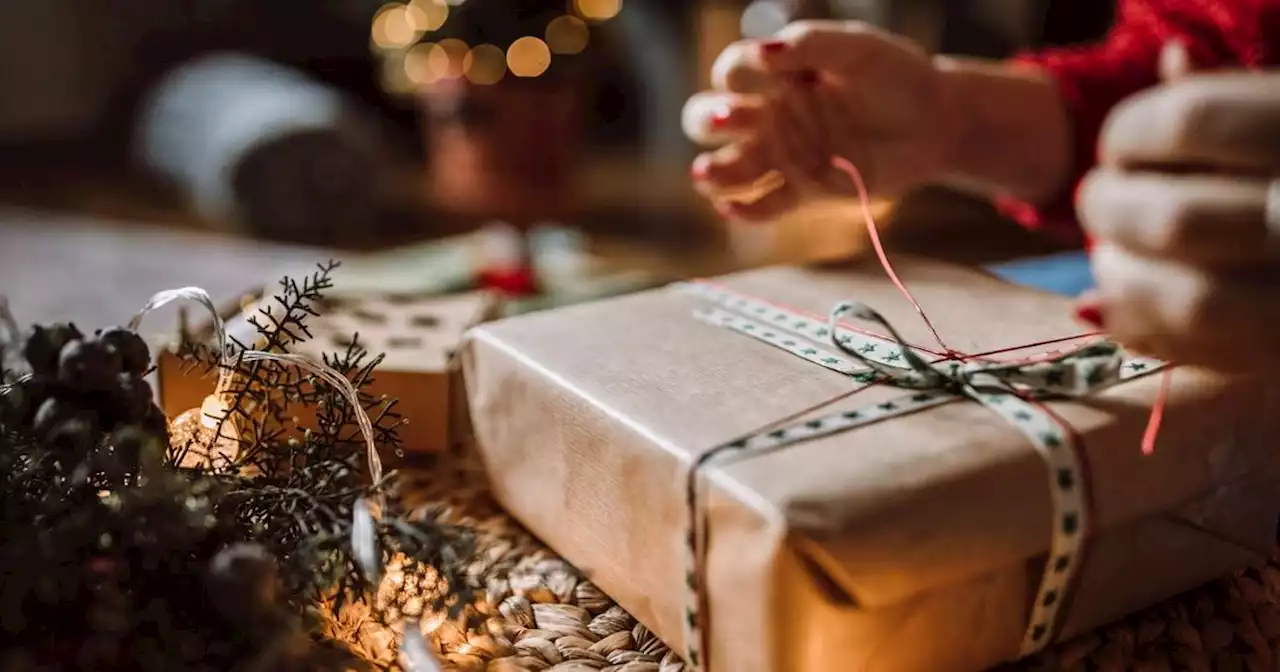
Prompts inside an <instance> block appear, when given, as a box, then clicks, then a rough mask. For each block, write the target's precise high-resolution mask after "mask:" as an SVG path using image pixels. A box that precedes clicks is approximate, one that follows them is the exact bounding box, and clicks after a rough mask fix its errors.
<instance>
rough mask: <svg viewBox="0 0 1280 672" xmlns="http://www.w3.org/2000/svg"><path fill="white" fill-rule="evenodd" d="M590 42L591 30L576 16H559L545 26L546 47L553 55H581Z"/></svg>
mask: <svg viewBox="0 0 1280 672" xmlns="http://www.w3.org/2000/svg"><path fill="white" fill-rule="evenodd" d="M590 40H591V30H590V29H589V28H587V24H586V23H584V22H583V21H582V19H579V18H578V17H576V16H561V17H559V18H557V19H555V20H553V21H552V22H551V23H549V24H547V46H549V47H551V51H552V52H554V53H557V54H566V55H569V54H579V53H582V50H584V49H586V48H587V42H589V41H590Z"/></svg>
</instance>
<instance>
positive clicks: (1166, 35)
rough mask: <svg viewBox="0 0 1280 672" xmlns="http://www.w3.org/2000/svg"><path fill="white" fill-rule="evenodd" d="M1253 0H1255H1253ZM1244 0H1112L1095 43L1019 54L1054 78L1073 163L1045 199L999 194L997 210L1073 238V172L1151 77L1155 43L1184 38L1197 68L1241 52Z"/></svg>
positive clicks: (1087, 161)
mask: <svg viewBox="0 0 1280 672" xmlns="http://www.w3.org/2000/svg"><path fill="white" fill-rule="evenodd" d="M1253 1H1254V2H1256V0H1253ZM1248 4H1250V3H1249V0H1235V1H1234V2H1233V1H1230V0H1218V1H1217V2H1214V1H1212V0H1120V2H1119V5H1118V11H1117V21H1116V23H1115V25H1114V27H1113V28H1112V29H1111V31H1110V32H1109V33H1108V34H1107V36H1106V37H1105V38H1104V39H1103V40H1102V41H1101V42H1100V43H1098V44H1095V45H1091V46H1087V47H1078V48H1067V49H1054V50H1049V51H1044V52H1040V53H1036V54H1026V55H1023V56H1020V57H1018V58H1017V59H1016V61H1015V62H1016V63H1018V64H1020V65H1024V66H1028V67H1039V68H1043V69H1044V70H1046V71H1048V72H1049V74H1050V75H1051V76H1052V77H1053V78H1054V79H1055V80H1056V81H1057V83H1058V86H1059V90H1060V92H1061V95H1062V100H1063V102H1064V104H1065V105H1066V108H1067V114H1068V117H1069V118H1070V119H1071V123H1072V126H1073V133H1074V135H1073V137H1074V145H1075V146H1074V165H1073V168H1072V175H1071V182H1070V185H1069V187H1068V188H1067V189H1066V190H1064V191H1063V193H1061V194H1060V196H1059V197H1058V198H1056V199H1054V200H1052V201H1050V202H1047V203H1027V202H1021V201H1017V200H1014V199H1010V198H1001V199H999V203H998V204H999V205H1000V207H1001V210H1002V211H1003V212H1004V213H1005V214H1007V215H1009V216H1011V217H1012V218H1013V219H1015V220H1016V221H1018V222H1019V223H1021V224H1023V225H1024V226H1027V227H1031V228H1038V229H1046V230H1051V231H1054V232H1057V233H1064V234H1068V235H1070V236H1072V237H1075V238H1076V239H1079V234H1078V231H1079V227H1078V225H1077V223H1076V220H1075V215H1074V210H1073V207H1072V200H1073V196H1074V192H1075V187H1076V185H1077V184H1079V181H1080V179H1081V178H1082V177H1083V176H1084V174H1085V173H1086V172H1088V170H1089V169H1090V168H1091V167H1093V165H1094V164H1095V163H1096V161H1097V142H1098V135H1099V133H1100V132H1101V130H1102V125H1103V122H1104V121H1105V120H1106V117H1107V115H1108V113H1109V112H1110V111H1111V109H1112V108H1113V107H1114V106H1115V105H1116V104H1117V103H1119V102H1120V101H1121V100H1122V99H1124V98H1126V97H1128V96H1129V95H1131V94H1134V93H1137V92H1138V91H1140V90H1142V89H1145V88H1147V87H1150V86H1152V85H1154V84H1156V83H1157V81H1158V73H1157V70H1158V67H1159V66H1158V61H1159V58H1160V51H1161V49H1162V48H1163V46H1164V44H1165V43H1166V42H1168V41H1172V40H1178V41H1181V42H1182V43H1183V44H1184V45H1186V47H1187V49H1188V52H1189V53H1190V56H1191V60H1192V62H1193V63H1195V64H1196V67H1197V68H1204V67H1218V66H1221V65H1224V64H1230V63H1231V62H1233V61H1235V62H1237V63H1238V62H1239V61H1240V60H1241V58H1240V56H1241V55H1240V54H1239V53H1238V40H1237V39H1236V38H1238V37H1239V35H1232V34H1231V32H1232V30H1231V29H1232V28H1233V27H1236V26H1237V25H1238V24H1239V21H1240V20H1241V19H1245V17H1244V16H1240V15H1241V14H1245V15H1248V14H1249V12H1248V11H1238V10H1245V9H1246V6H1247V5H1248Z"/></svg>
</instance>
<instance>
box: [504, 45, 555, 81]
mask: <svg viewBox="0 0 1280 672" xmlns="http://www.w3.org/2000/svg"><path fill="white" fill-rule="evenodd" d="M550 67H551V49H550V47H548V46H547V43H546V42H543V41H542V40H541V39H539V38H536V37H533V36H526V37H522V38H520V39H518V40H516V41H515V42H512V43H511V46H510V47H507V68H509V69H510V70H511V74H513V75H515V76H516V77H537V76H539V75H541V74H542V73H544V72H546V71H547V68H550Z"/></svg>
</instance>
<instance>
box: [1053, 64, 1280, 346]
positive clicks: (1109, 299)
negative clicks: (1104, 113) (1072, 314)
mask: <svg viewBox="0 0 1280 672" xmlns="http://www.w3.org/2000/svg"><path fill="white" fill-rule="evenodd" d="M1278 179H1280V73H1231V74H1208V75H1198V76H1190V77H1186V78H1181V79H1179V80H1177V81H1175V82H1173V83H1170V84H1165V85H1163V86H1160V87H1158V88H1155V89H1152V90H1151V91H1149V92H1146V93H1143V94H1140V95H1138V96H1135V97H1134V98H1132V99H1130V100H1129V101H1127V102H1125V103H1123V104H1121V105H1120V106H1119V107H1118V108H1117V109H1116V110H1115V112H1114V113H1113V114H1112V117H1111V119H1110V120H1109V122H1108V124H1107V126H1106V128H1105V129H1104V131H1103V136H1102V138H1101V147H1100V161H1099V167H1098V169H1097V170H1095V171H1094V172H1093V173H1092V174H1091V175H1090V176H1089V177H1088V178H1087V179H1086V181H1085V182H1084V184H1083V185H1082V186H1081V189H1080V191H1079V195H1078V198H1077V201H1078V202H1077V206H1078V212H1079V215H1080V219H1081V221H1082V222H1083V224H1084V226H1085V227H1086V229H1087V230H1088V232H1089V233H1090V234H1091V236H1092V237H1093V238H1094V241H1095V246H1094V249H1093V267H1094V274H1095V276H1096V278H1097V282H1098V290H1097V291H1096V292H1095V293H1094V294H1093V295H1092V296H1090V297H1088V298H1086V299H1082V303H1081V306H1080V315H1081V317H1082V318H1083V319H1085V320H1086V321H1091V322H1095V323H1096V324H1098V325H1099V326H1105V328H1106V329H1107V330H1108V331H1109V332H1110V333H1111V334H1113V335H1114V336H1115V337H1116V338H1117V339H1118V340H1119V341H1120V342H1121V343H1123V344H1125V345H1126V346H1128V347H1129V348H1131V349H1133V350H1135V351H1137V352H1142V353H1144V354H1149V355H1152V356H1155V357H1160V358H1163V359H1167V360H1170V361H1174V362H1178V363H1184V364H1200V365H1207V366H1212V367H1216V368H1221V369H1228V370H1240V369H1246V370H1248V369H1256V368H1257V367H1259V366H1260V365H1262V364H1264V363H1266V364H1267V365H1270V366H1274V365H1277V364H1280V182H1278V181H1277V180H1278Z"/></svg>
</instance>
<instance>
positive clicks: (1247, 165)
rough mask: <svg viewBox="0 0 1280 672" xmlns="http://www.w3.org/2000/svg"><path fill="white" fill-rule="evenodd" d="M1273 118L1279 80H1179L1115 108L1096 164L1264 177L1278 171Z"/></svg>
mask: <svg viewBox="0 0 1280 672" xmlns="http://www.w3.org/2000/svg"><path fill="white" fill-rule="evenodd" d="M1277 118H1280V75H1276V74H1259V73H1231V74H1214V75H1196V76H1188V77H1183V78H1180V79H1178V80H1177V81H1175V82H1173V83H1171V84H1168V85H1165V86H1161V87H1157V88H1155V89H1152V90H1150V91H1147V92H1145V93H1141V94H1138V95H1136V96H1134V97H1132V98H1130V99H1129V100H1127V101H1125V102H1123V103H1121V104H1120V105H1119V106H1117V108H1116V110H1115V111H1114V112H1113V113H1112V115H1111V118H1110V119H1109V120H1108V122H1107V124H1106V127H1105V128H1104V130H1103V133H1102V138H1101V150H1100V159H1101V161H1102V162H1103V163H1105V164H1109V165H1116V166H1135V165H1139V166H1140V165H1189V166H1203V165H1209V166H1214V167H1216V168H1220V169H1223V170H1235V171H1242V172H1250V173H1263V174H1265V173H1268V172H1272V171H1275V170H1277V169H1280V124H1277V123H1276V121H1275V120H1276V119H1277Z"/></svg>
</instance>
